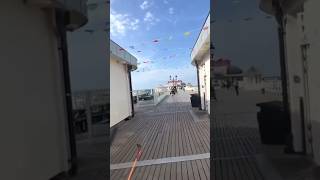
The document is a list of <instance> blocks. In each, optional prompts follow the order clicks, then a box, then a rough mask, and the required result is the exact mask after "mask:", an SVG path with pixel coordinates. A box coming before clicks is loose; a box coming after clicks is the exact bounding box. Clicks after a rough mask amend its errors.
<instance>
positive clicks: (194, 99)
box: [190, 94, 200, 107]
mask: <svg viewBox="0 0 320 180" xmlns="http://www.w3.org/2000/svg"><path fill="white" fill-rule="evenodd" d="M190 101H191V106H192V107H200V96H199V95H198V94H191V97H190Z"/></svg>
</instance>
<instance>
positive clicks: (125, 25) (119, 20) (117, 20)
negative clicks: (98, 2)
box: [110, 10, 140, 36]
mask: <svg viewBox="0 0 320 180" xmlns="http://www.w3.org/2000/svg"><path fill="white" fill-rule="evenodd" d="M139 22H140V20H139V19H135V18H131V17H129V15H127V14H120V13H117V12H115V11H114V10H111V13H110V33H111V35H113V36H117V35H122V36H123V35H125V34H126V32H127V31H128V30H137V29H138V28H139Z"/></svg>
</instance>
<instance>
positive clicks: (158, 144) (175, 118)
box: [111, 92, 210, 180]
mask: <svg viewBox="0 0 320 180" xmlns="http://www.w3.org/2000/svg"><path fill="white" fill-rule="evenodd" d="M191 109H192V108H191V106H190V99H189V95H188V94H186V93H184V92H180V93H179V94H177V95H175V96H169V97H168V98H167V99H166V100H164V101H163V102H162V103H161V104H159V105H158V106H156V107H154V106H149V107H143V108H140V109H138V110H137V114H136V116H135V118H133V119H132V120H130V121H126V122H125V123H123V124H122V125H121V126H119V127H118V129H117V134H116V136H115V138H114V141H113V142H112V146H111V164H112V165H115V164H119V163H127V162H132V161H133V160H134V157H135V153H136V144H141V145H142V151H143V153H142V156H141V159H140V161H144V160H154V159H163V158H168V157H181V156H188V155H197V154H204V153H209V147H210V145H209V138H210V135H209V119H205V120H202V121H199V120H197V121H195V120H194V119H193V117H192V116H191V114H190V111H189V110H191ZM209 167H210V166H209V158H207V159H198V160H190V161H180V162H168V163H162V164H154V165H148V166H140V167H137V169H136V171H135V173H134V177H133V179H139V180H143V179H183V180H184V179H209V178H210V177H209V169H210V168H209ZM128 173H129V169H128V168H126V169H115V170H111V179H117V180H121V179H126V178H127V175H128Z"/></svg>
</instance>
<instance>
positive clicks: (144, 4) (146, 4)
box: [140, 1, 151, 10]
mask: <svg viewBox="0 0 320 180" xmlns="http://www.w3.org/2000/svg"><path fill="white" fill-rule="evenodd" d="M150 6H151V4H150V3H149V2H148V1H143V3H142V4H141V5H140V8H141V9H142V10H145V9H148V8H149V7H150Z"/></svg>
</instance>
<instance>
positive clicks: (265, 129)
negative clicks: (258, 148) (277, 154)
mask: <svg viewBox="0 0 320 180" xmlns="http://www.w3.org/2000/svg"><path fill="white" fill-rule="evenodd" d="M257 106H259V107H260V112H258V113H257V119H258V123H259V131H260V137H261V142H262V143H263V144H277V145H279V144H285V143H286V138H287V137H288V134H289V133H290V121H289V119H288V117H287V116H286V114H285V112H284V108H283V104H282V102H281V101H271V102H265V103H258V104H257Z"/></svg>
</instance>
